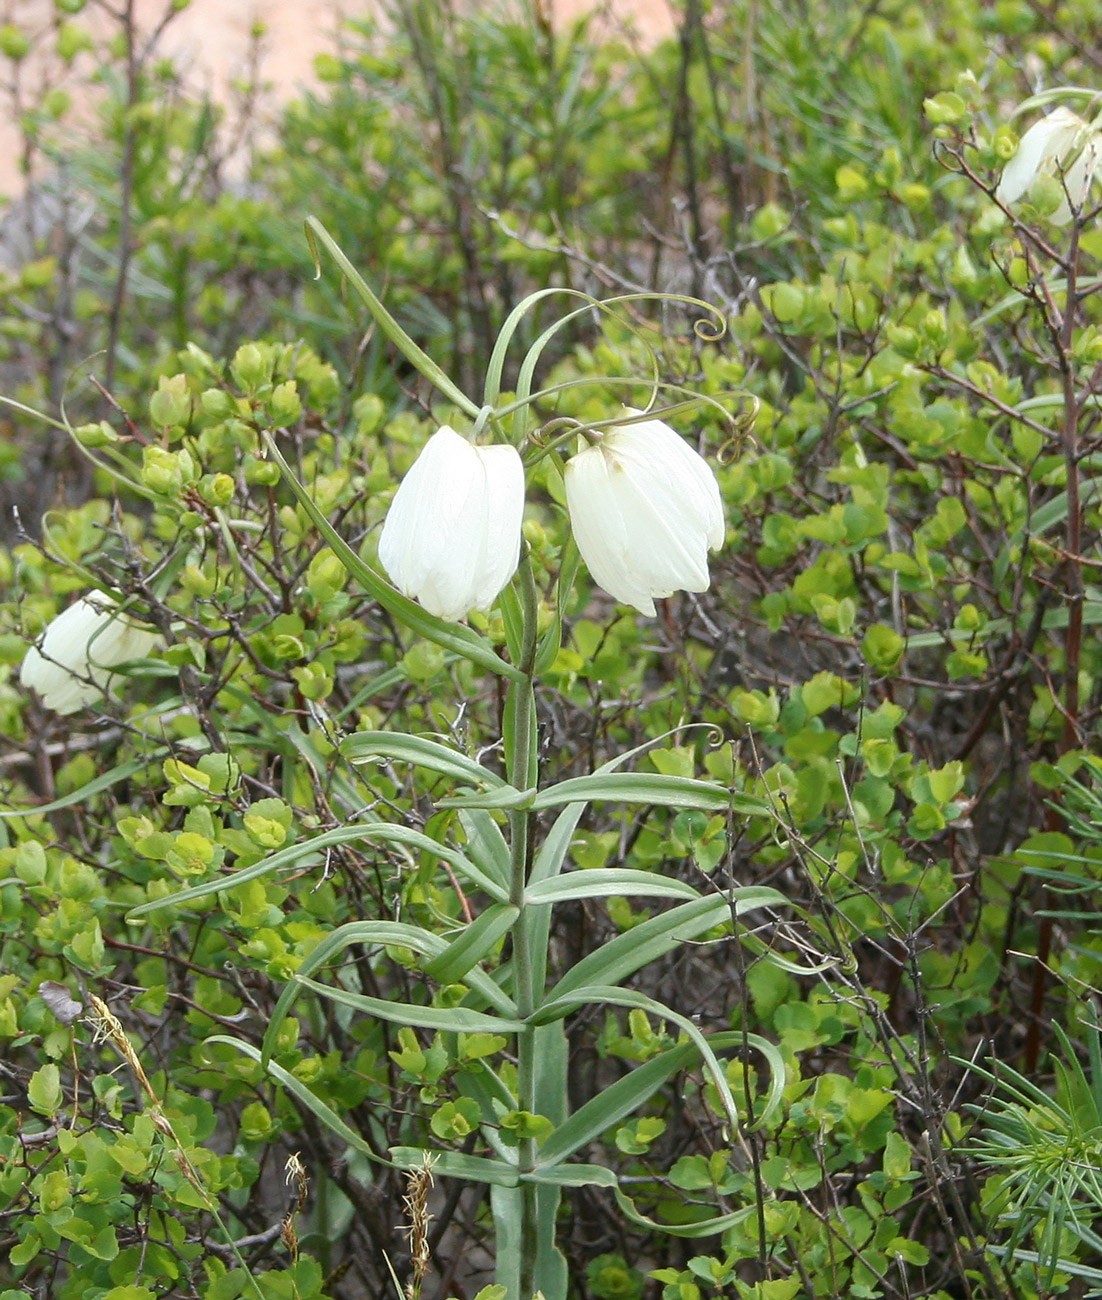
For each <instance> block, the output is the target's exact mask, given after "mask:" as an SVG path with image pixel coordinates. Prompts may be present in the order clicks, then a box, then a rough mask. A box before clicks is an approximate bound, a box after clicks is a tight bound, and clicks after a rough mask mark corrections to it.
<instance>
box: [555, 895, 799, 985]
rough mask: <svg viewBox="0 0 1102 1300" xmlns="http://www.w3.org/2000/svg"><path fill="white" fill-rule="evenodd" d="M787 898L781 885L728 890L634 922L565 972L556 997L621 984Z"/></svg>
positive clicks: (776, 905) (778, 904) (784, 903)
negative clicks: (715, 929)
mask: <svg viewBox="0 0 1102 1300" xmlns="http://www.w3.org/2000/svg"><path fill="white" fill-rule="evenodd" d="M787 901H788V900H787V899H786V898H785V896H784V895H783V894H781V893H778V892H777V890H775V889H769V888H768V887H767V886H764V885H750V886H747V887H746V888H745V889H736V890H734V891H733V893H732V895H731V896H730V897H728V896H727V895H725V894H709V895H708V896H707V897H704V898H696V899H693V901H692V902H689V903H682V904H680V905H679V906H678V907H673V908H671V909H670V910H669V911H668V912H663V913H661V915H659V916H654V917H651V919H650V920H649V921H644V922H642V924H640V925H637V926H634V927H633V928H632V929H630V930H628V931H627V932H626V933H624V934H619V935H617V936H616V938H615V939H610V940H609V941H608V943H606V944H603V945H602V946H601V947H600V948H598V949H597V950H596V951H595V952H591V953H589V954H588V955H587V956H585V957H583V958H582V959H581V961H580V962H578V963H577V964H576V965H575V966H574V967H573V968H572V969H571V970H569V971H567V973H566V974H565V975H564V976H563V978H562V979H561V980H560V981H559V982H558V984H557V985H556V986H555V987H554V989H553V990H552V991H551V994H550V997H552V998H556V999H557V998H561V997H565V996H566V995H567V994H569V993H570V992H571V991H572V990H573V989H576V988H580V987H581V986H582V985H585V984H618V983H619V982H620V981H621V980H623V979H626V978H627V977H628V976H629V975H632V974H634V973H635V971H637V970H640V969H642V967H644V966H646V965H649V963H650V962H652V961H655V960H656V959H657V958H659V957H661V956H663V955H664V954H665V953H667V952H670V951H671V949H673V948H676V947H677V946H678V944H681V943H684V942H685V941H686V940H690V939H696V938H697V937H699V936H700V935H701V934H703V933H704V932H705V931H706V930H710V929H711V928H712V926H714V925H719V924H720V923H721V922H723V921H726V920H728V919H729V918H730V917H731V916H732V914H734V915H736V916H741V915H742V913H743V912H748V911H751V910H752V909H754V908H757V907H784V906H786V905H787Z"/></svg>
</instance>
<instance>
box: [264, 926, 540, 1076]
mask: <svg viewBox="0 0 1102 1300" xmlns="http://www.w3.org/2000/svg"><path fill="white" fill-rule="evenodd" d="M353 944H362V945H363V946H364V947H380V946H387V947H395V948H410V949H411V950H412V951H413V952H416V953H419V954H421V955H422V956H427V957H429V958H434V957H438V956H439V955H440V954H441V953H442V952H443V951H444V949H445V948H446V946H447V944H446V942H445V940H443V939H442V938H440V936H439V935H436V934H430V933H429V932H428V931H427V930H422V929H421V927H420V926H416V925H405V924H403V923H401V922H399V921H349V922H348V923H347V924H345V925H341V926H338V927H337V929H335V930H333V931H331V932H330V933H329V934H327V935H326V936H325V938H324V939H322V940H321V942H320V943H319V944H318V945H317V947H315V948H314V949H313V950H312V951H311V952H309V953H308V954H307V955H306V956H305V957H304V958H303V959H302V964H301V965H300V966H299V968H298V971H297V972H296V973H297V974H298V975H301V976H307V975H313V973H314V972H315V971H316V970H319V969H320V968H321V967H323V966H327V965H328V964H329V963H330V962H331V961H334V960H335V959H336V958H337V957H339V956H340V954H341V953H342V952H344V951H345V950H346V949H347V948H350V947H351V946H352V945H353ZM466 983H467V985H468V987H469V988H470V989H471V990H472V991H473V992H475V993H477V994H478V995H479V996H480V997H482V998H483V999H484V1000H485V1002H486V1003H487V1005H489V1006H492V1007H496V1008H497V1010H498V1011H500V1012H501V1014H502V1015H503V1016H505V1017H506V1018H508V1017H511V1016H513V1015H514V1014H515V1012H516V1006H515V1004H514V1003H513V1000H512V999H511V998H510V997H509V996H508V994H507V993H505V992H503V991H502V990H501V989H500V988H499V987H498V985H497V984H496V983H495V982H494V981H493V980H492V979H490V977H489V976H488V975H486V974H485V973H484V972H482V971H480V970H477V969H473V970H471V971H470V972H468V975H467V979H466ZM302 988H303V985H302V983H301V982H296V981H294V980H292V981H291V982H290V983H288V984H286V985H284V988H283V992H282V993H280V995H279V1000H278V1001H277V1002H276V1004H275V1008H274V1010H273V1011H272V1015H271V1019H270V1021H269V1023H268V1027H267V1029H266V1030H265V1031H264V1042H263V1044H262V1051H263V1057H264V1060H265V1061H267V1059H268V1057H269V1056H270V1055H271V1053H272V1051H273V1050H274V1047H275V1042H276V1038H277V1036H278V1034H279V1027H280V1025H281V1024H282V1023H283V1020H284V1018H285V1017H286V1015H287V1014H288V1013H289V1011H290V1009H291V1007H292V1006H293V1005H294V1003H295V1001H296V1000H297V999H298V997H299V995H300V994H301V993H302Z"/></svg>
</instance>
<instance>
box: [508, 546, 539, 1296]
mask: <svg viewBox="0 0 1102 1300" xmlns="http://www.w3.org/2000/svg"><path fill="white" fill-rule="evenodd" d="M518 578H519V586H520V596H521V610H522V614H523V618H524V631H523V637H522V645H521V654H520V663H519V664H518V665H517V666H518V667H519V668H520V669H521V671H522V672H523V673H524V674H525V680H524V681H523V682H513V683H512V684H511V685H510V687H509V694H510V706H511V707H510V709H509V726H508V728H507V730H508V733H509V734H508V735H507V736H506V753H507V757H508V771H509V781H510V783H511V784H512V785H513V786H515V787H516V789H518V790H524V789H528V788H529V787H530V786H531V785H532V783H533V767H534V759H535V754H534V751H533V744H532V738H533V730H534V728H533V723H534V718H535V695H534V692H533V668H534V664H535V657H536V636H537V629H536V616H537V612H538V604H539V602H538V597H537V593H536V585H535V580H534V578H533V576H532V565H531V562H530V560H529V559H528V556H527V555H525V556H524V558H523V559H522V561H521V566H520V571H519V574H518ZM509 836H510V848H511V862H510V886H509V899H510V902H512V903H513V905H514V906H515V907H517V908H518V909H519V911H520V915H519V916H518V917H517V920H516V923H515V925H514V926H513V997H514V999H515V1001H516V1004H517V1015H518V1017H519V1018H520V1019H521V1020H525V1019H527V1018H528V1017H529V1016H530V1015H531V1014H532V1012H533V1011H535V1009H536V1006H537V1003H538V1000H539V998H540V995H541V992H542V990H541V989H540V988H537V981H538V980H542V972H543V963H542V962H540V961H538V960H537V954H536V953H535V952H534V951H533V946H532V920H533V917H532V916H531V914H530V912H529V909H528V908H527V907H526V906H525V890H526V888H527V885H528V873H529V869H530V865H531V840H532V814H531V812H530V811H528V810H527V809H515V810H514V811H512V812H510V814H509ZM536 1066H537V1062H536V1053H535V1031H534V1029H527V1030H524V1031H523V1032H522V1033H520V1034H519V1035H518V1041H517V1101H518V1103H519V1107H520V1109H521V1110H525V1111H529V1112H533V1113H534V1112H535V1110H536V1100H535V1099H536V1090H537V1084H538V1079H537V1073H536ZM519 1155H520V1168H521V1170H522V1171H524V1170H528V1169H532V1168H533V1167H534V1166H535V1163H536V1143H535V1141H534V1140H533V1139H531V1138H525V1139H523V1140H522V1141H521V1146H520V1152H519ZM536 1195H537V1189H536V1185H535V1184H534V1183H525V1184H524V1185H523V1187H522V1191H521V1198H522V1211H521V1212H522V1226H521V1260H520V1300H531V1297H532V1296H533V1295H534V1294H535V1292H536V1290H537V1289H538V1287H537V1279H536V1276H535V1271H536V1260H537V1257H538V1254H539V1235H538V1234H539V1222H538V1212H537V1204H536Z"/></svg>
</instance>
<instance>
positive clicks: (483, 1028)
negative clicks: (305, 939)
mask: <svg viewBox="0 0 1102 1300" xmlns="http://www.w3.org/2000/svg"><path fill="white" fill-rule="evenodd" d="M294 978H295V980H296V982H297V983H299V984H301V985H302V986H303V988H308V989H313V991H314V992H315V993H320V994H321V996H322V997H324V998H328V999H329V1001H330V1002H338V1003H340V1005H341V1006H344V1007H352V1008H353V1009H354V1010H356V1011H363V1012H365V1013H366V1014H367V1015H370V1016H375V1017H376V1018H377V1019H378V1020H390V1021H393V1022H394V1023H395V1024H399V1025H412V1026H413V1027H415V1028H417V1029H440V1030H443V1031H444V1032H445V1033H452V1034H510V1033H519V1032H520V1031H521V1030H522V1029H524V1028H525V1026H524V1022H523V1021H520V1020H507V1019H505V1018H504V1017H499V1016H488V1015H486V1014H485V1012H482V1011H472V1010H471V1009H470V1007H417V1006H413V1004H412V1003H409V1002H391V1001H389V1000H388V999H387V998H372V997H368V996H367V994H365V993H353V992H351V991H350V990H349V989H342V988H341V987H340V986H339V985H335V984H321V983H319V981H317V980H312V979H307V978H305V977H304V976H301V975H295V977H294Z"/></svg>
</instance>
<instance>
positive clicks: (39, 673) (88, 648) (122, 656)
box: [19, 592, 161, 714]
mask: <svg viewBox="0 0 1102 1300" xmlns="http://www.w3.org/2000/svg"><path fill="white" fill-rule="evenodd" d="M160 640H161V638H160V635H159V633H157V632H155V631H154V630H153V629H152V628H150V627H146V626H145V625H144V624H141V623H135V622H133V621H131V619H129V618H127V616H126V615H125V614H123V613H122V612H121V610H120V609H119V607H118V606H117V605H116V604H115V602H114V601H113V600H112V599H111V598H110V596H105V595H104V594H103V593H102V592H92V593H91V594H90V595H87V596H85V597H83V598H82V599H81V600H78V601H77V602H76V603H75V604H73V605H70V606H69V608H68V609H67V610H65V611H64V612H63V613H61V614H59V615H58V616H57V618H55V619H54V620H53V622H52V623H50V624H49V625H48V626H47V628H46V630H45V632H44V633H43V634H42V636H41V637H40V638H39V639H38V641H37V642H36V644H35V645H33V646H31V648H30V649H29V650H28V651H27V653H26V655H25V656H24V659H23V667H22V668H21V669H20V671H19V680H20V681H21V682H22V684H23V685H24V686H27V687H30V688H32V689H33V690H36V691H37V692H38V694H39V695H40V696H41V697H42V703H43V704H44V705H45V706H46V707H47V708H48V709H52V710H53V711H54V712H55V713H62V714H64V713H76V712H77V710H78V709H82V708H84V706H85V705H86V704H91V703H92V701H93V700H98V699H99V698H100V696H101V695H106V694H107V693H108V692H109V691H110V690H112V689H113V687H114V685H115V683H116V682H117V681H118V680H119V675H118V674H117V673H113V672H111V669H112V668H115V667H117V666H118V665H119V664H122V663H127V662H128V661H129V660H131V659H144V658H145V657H146V656H147V655H149V654H150V653H151V652H152V650H153V649H154V647H155V646H157V645H159V644H160Z"/></svg>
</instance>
